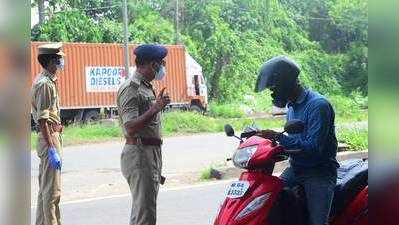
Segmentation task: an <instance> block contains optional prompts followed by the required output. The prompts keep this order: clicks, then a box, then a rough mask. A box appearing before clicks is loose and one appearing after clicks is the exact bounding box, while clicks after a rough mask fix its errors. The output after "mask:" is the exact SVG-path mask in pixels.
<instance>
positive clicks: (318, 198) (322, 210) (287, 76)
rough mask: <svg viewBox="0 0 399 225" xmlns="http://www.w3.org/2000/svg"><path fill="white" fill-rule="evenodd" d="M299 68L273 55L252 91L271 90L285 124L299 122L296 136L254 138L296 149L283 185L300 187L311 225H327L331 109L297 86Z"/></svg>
mask: <svg viewBox="0 0 399 225" xmlns="http://www.w3.org/2000/svg"><path fill="white" fill-rule="evenodd" d="M299 73H300V68H299V66H298V65H297V64H296V63H295V62H294V61H293V60H292V59H290V58H288V57H286V56H277V57H274V58H272V59H270V60H269V61H267V62H266V63H265V64H264V65H263V66H262V68H261V71H260V73H259V76H258V80H257V84H256V88H255V91H256V92H259V91H262V90H264V89H269V90H270V91H272V94H271V96H272V98H273V104H274V105H275V106H277V107H280V108H282V107H287V108H288V111H287V121H289V120H292V119H300V120H302V121H303V122H304V123H305V129H304V131H303V132H302V133H300V134H289V135H284V134H281V133H279V132H275V131H273V130H262V131H261V132H259V133H258V136H262V137H264V138H268V139H274V140H277V141H278V142H279V143H280V144H281V145H283V146H284V147H285V148H287V149H300V150H301V152H300V153H297V154H295V155H291V156H290V167H288V168H287V169H286V170H285V171H284V172H283V173H282V175H281V178H282V179H283V180H284V182H285V184H286V185H287V186H293V185H295V184H300V185H302V186H303V187H304V189H305V193H306V199H307V206H308V211H309V216H310V217H309V219H310V224H311V225H327V224H328V217H329V212H330V208H331V202H332V199H333V194H334V187H335V185H336V179H337V168H338V167H339V164H338V162H337V160H336V153H337V139H336V136H335V125H334V118H335V114H334V109H333V108H332V106H331V104H330V103H329V101H328V100H327V99H326V98H325V97H324V96H322V95H320V94H319V93H317V92H315V91H312V90H309V89H306V88H304V87H302V86H301V84H300V83H299V80H298V75H299Z"/></svg>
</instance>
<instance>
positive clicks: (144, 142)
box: [126, 137, 162, 146]
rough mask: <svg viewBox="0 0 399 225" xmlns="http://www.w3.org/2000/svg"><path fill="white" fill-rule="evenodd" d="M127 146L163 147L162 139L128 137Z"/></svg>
mask: <svg viewBox="0 0 399 225" xmlns="http://www.w3.org/2000/svg"><path fill="white" fill-rule="evenodd" d="M126 144H128V145H138V144H142V145H153V146H161V145H162V139H159V138H152V137H126Z"/></svg>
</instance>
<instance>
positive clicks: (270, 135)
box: [256, 130, 281, 140]
mask: <svg viewBox="0 0 399 225" xmlns="http://www.w3.org/2000/svg"><path fill="white" fill-rule="evenodd" d="M280 135H281V133H280V132H276V131H274V130H261V131H259V132H257V133H256V136H259V137H263V138H266V139H270V140H278V138H279V136H280Z"/></svg>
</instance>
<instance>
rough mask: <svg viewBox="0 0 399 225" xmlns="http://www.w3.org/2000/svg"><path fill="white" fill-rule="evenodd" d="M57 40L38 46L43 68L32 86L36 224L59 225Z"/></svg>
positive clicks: (59, 60)
mask: <svg viewBox="0 0 399 225" xmlns="http://www.w3.org/2000/svg"><path fill="white" fill-rule="evenodd" d="M61 47H62V44H61V43H52V44H45V45H41V46H39V47H38V51H39V54H38V57H37V58H38V61H39V63H40V65H41V66H42V68H43V71H42V72H41V73H40V74H39V75H38V76H37V77H36V79H35V81H34V83H33V87H32V101H31V104H32V114H33V118H34V120H35V122H36V124H37V125H38V131H39V134H38V144H37V147H36V150H37V155H38V156H39V158H40V165H39V194H38V199H37V211H36V225H60V224H61V221H60V209H59V202H60V196H61V158H60V155H61V151H62V149H61V148H62V140H61V132H62V126H61V119H60V111H59V99H58V90H57V85H56V82H57V70H60V69H63V66H64V61H63V56H64V53H63V52H62V51H61Z"/></svg>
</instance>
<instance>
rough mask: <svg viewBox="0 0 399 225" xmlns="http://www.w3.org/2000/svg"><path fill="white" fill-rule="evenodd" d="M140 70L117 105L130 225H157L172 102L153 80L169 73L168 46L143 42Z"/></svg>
mask: <svg viewBox="0 0 399 225" xmlns="http://www.w3.org/2000/svg"><path fill="white" fill-rule="evenodd" d="M134 54H135V55H136V68H137V69H136V71H135V73H134V74H133V75H132V77H130V78H128V79H127V80H126V82H125V83H123V84H122V86H121V87H120V89H119V91H118V97H117V105H118V113H119V117H120V120H121V124H122V130H123V134H124V136H125V139H126V144H125V146H124V148H123V151H122V155H121V170H122V174H123V176H124V177H125V178H126V180H127V182H128V184H129V187H130V191H131V194H132V210H131V216H130V225H155V224H156V200H157V195H158V190H159V184H160V183H161V184H162V183H163V180H164V178H163V177H162V176H161V170H162V155H161V145H162V139H161V121H160V114H161V113H160V112H161V111H162V109H163V108H164V107H165V106H166V105H167V104H169V103H170V98H169V96H168V95H167V94H164V91H165V88H163V89H162V91H161V92H160V93H159V95H158V96H156V94H155V92H154V89H153V87H152V85H151V81H152V80H154V79H156V80H161V79H162V78H163V77H164V75H165V61H164V60H163V59H164V58H165V57H166V55H167V49H166V48H164V47H162V46H159V45H152V44H146V45H140V46H138V47H137V48H136V49H135V50H134Z"/></svg>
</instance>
